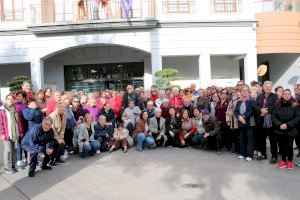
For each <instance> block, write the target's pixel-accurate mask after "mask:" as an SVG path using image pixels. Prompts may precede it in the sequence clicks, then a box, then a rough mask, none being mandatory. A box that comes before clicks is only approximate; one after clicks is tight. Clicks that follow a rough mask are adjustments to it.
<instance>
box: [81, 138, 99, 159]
mask: <svg viewBox="0 0 300 200" xmlns="http://www.w3.org/2000/svg"><path fill="white" fill-rule="evenodd" d="M100 147H101V144H100V142H99V141H97V140H96V141H89V144H88V145H86V144H83V148H82V156H85V155H86V154H87V153H90V152H91V153H93V154H95V153H96V151H97V150H99V149H100Z"/></svg>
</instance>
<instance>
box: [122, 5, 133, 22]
mask: <svg viewBox="0 0 300 200" xmlns="http://www.w3.org/2000/svg"><path fill="white" fill-rule="evenodd" d="M131 11H132V0H122V17H124V18H127V19H129V18H130V17H131Z"/></svg>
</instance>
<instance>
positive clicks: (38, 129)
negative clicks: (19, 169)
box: [22, 116, 54, 177]
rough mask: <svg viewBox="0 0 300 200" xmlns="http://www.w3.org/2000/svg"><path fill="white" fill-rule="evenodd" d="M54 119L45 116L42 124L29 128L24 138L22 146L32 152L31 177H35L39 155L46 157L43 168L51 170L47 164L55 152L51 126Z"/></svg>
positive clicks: (29, 174)
mask: <svg viewBox="0 0 300 200" xmlns="http://www.w3.org/2000/svg"><path fill="white" fill-rule="evenodd" d="M52 123H53V119H52V118H51V117H49V116H47V117H45V118H44V119H43V121H42V123H41V124H38V125H35V126H33V127H32V129H31V130H29V131H28V132H27V133H26V135H25V137H24V138H23V140H22V148H23V149H24V150H26V151H28V152H29V153H30V167H29V173H28V176H29V177H34V172H35V169H36V165H37V161H38V157H39V159H41V158H43V157H44V161H43V164H42V170H51V169H52V168H51V167H49V166H47V164H48V162H49V161H50V155H51V154H52V153H53V145H54V132H53V129H52V128H51V126H52Z"/></svg>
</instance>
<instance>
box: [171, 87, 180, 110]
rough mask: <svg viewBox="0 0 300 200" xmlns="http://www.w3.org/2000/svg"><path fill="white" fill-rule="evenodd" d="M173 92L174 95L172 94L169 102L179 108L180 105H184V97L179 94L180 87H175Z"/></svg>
mask: <svg viewBox="0 0 300 200" xmlns="http://www.w3.org/2000/svg"><path fill="white" fill-rule="evenodd" d="M172 92H173V95H171V96H170V99H169V104H170V106H173V107H175V108H176V109H179V107H180V106H181V105H182V97H181V96H180V95H179V89H178V88H173V90H172Z"/></svg>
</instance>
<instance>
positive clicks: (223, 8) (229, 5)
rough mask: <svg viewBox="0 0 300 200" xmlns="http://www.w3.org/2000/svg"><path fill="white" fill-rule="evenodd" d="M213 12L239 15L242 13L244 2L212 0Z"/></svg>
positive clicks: (238, 0) (240, 0) (237, 0)
mask: <svg viewBox="0 0 300 200" xmlns="http://www.w3.org/2000/svg"><path fill="white" fill-rule="evenodd" d="M210 3H211V10H212V12H215V13H237V12H241V11H242V0H211V2H210Z"/></svg>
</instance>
